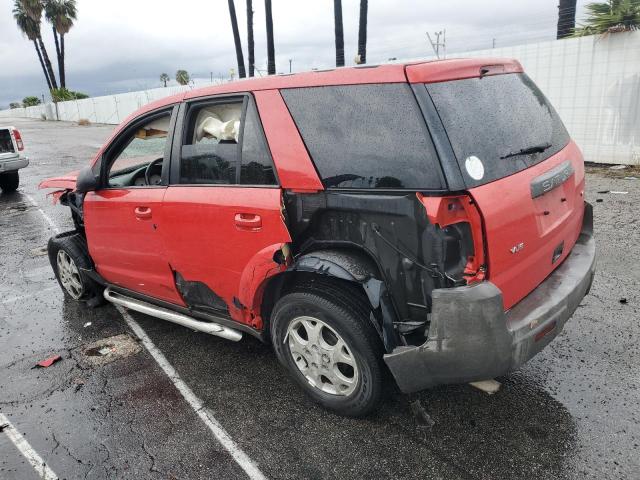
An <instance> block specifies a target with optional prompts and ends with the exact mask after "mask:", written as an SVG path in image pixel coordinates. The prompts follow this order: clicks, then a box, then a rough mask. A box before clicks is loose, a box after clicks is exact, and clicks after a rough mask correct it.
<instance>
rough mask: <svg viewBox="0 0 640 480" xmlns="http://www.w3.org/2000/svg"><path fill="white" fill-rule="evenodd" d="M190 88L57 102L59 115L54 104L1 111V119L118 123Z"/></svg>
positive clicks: (154, 90) (173, 88)
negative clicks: (85, 120) (138, 111)
mask: <svg viewBox="0 0 640 480" xmlns="http://www.w3.org/2000/svg"><path fill="white" fill-rule="evenodd" d="M191 88H192V87H189V86H176V87H166V88H154V89H152V90H143V91H140V92H129V93H119V94H117V95H107V96H104V97H93V98H85V99H83V100H71V101H68V102H59V103H58V114H57V116H56V106H55V104H53V103H45V104H42V105H36V106H35V107H26V108H16V109H12V110H2V111H0V118H2V117H26V118H44V119H46V120H66V121H70V122H77V121H78V120H80V119H81V118H82V119H87V120H89V121H90V122H92V123H111V124H118V123H120V122H121V121H122V120H124V119H125V118H127V117H128V116H129V114H131V113H133V112H135V111H136V110H137V109H139V108H140V107H142V106H143V105H146V104H147V103H150V102H153V101H155V100H158V99H160V98H163V97H168V96H169V95H175V94H176V93H180V92H184V91H186V90H190V89H191Z"/></svg>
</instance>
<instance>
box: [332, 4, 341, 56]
mask: <svg viewBox="0 0 640 480" xmlns="http://www.w3.org/2000/svg"><path fill="white" fill-rule="evenodd" d="M333 23H334V28H335V37H336V67H344V31H343V29H342V0H333Z"/></svg>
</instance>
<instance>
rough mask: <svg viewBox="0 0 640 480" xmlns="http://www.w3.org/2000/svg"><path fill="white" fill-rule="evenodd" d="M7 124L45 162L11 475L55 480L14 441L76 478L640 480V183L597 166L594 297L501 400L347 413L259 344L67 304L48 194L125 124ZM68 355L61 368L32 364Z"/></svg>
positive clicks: (8, 299)
mask: <svg viewBox="0 0 640 480" xmlns="http://www.w3.org/2000/svg"><path fill="white" fill-rule="evenodd" d="M5 123H9V124H11V123H12V124H14V125H15V126H16V127H17V128H19V129H20V131H21V133H22V136H23V139H24V142H25V144H26V146H27V148H28V154H29V157H30V160H31V164H30V166H29V167H28V168H27V169H25V170H22V171H21V187H20V189H19V190H18V192H16V193H14V194H9V195H6V194H3V195H0V372H1V375H0V414H2V415H4V417H6V418H7V419H8V420H9V422H10V426H8V427H5V428H4V430H3V431H2V432H0V478H2V479H30V478H39V477H38V474H37V473H36V469H35V468H34V466H33V465H32V464H31V463H30V462H29V461H28V460H27V457H26V456H25V455H23V454H22V453H21V451H20V450H19V448H18V447H17V446H16V443H15V442H14V441H12V439H11V436H10V435H8V432H11V431H17V432H19V433H20V434H21V435H22V438H23V439H24V440H26V443H27V444H28V445H29V447H30V448H31V449H32V451H34V452H37V454H38V455H39V457H40V458H41V459H42V460H43V461H44V462H45V463H46V466H47V468H49V469H50V471H51V472H54V474H55V475H56V476H58V477H59V478H69V479H75V478H118V479H121V478H138V479H143V478H159V479H174V478H175V479H187V478H190V479H198V478H207V479H209V478H221V479H222V478H224V479H227V478H229V479H231V478H248V477H252V478H260V476H261V475H262V476H264V477H266V478H314V479H315V478H416V479H418V478H421V479H424V478H430V479H431V478H432V479H439V478H443V479H458V478H460V479H485V478H486V479H493V478H509V479H510V478H515V479H517V478H526V479H531V478H567V479H577V478H598V479H609V478H610V479H619V478H638V476H639V472H640V413H639V411H638V404H639V401H640V390H639V389H640V377H639V375H638V372H639V371H640V343H639V342H638V338H639V336H638V334H639V333H640V314H639V305H640V294H639V293H638V292H639V288H638V287H639V284H640V248H638V244H639V241H640V208H639V207H638V206H639V205H640V178H638V179H633V178H625V176H627V177H629V176H631V177H632V176H633V175H632V174H628V175H625V173H624V171H622V172H618V173H615V174H614V172H613V171H610V170H607V169H590V173H589V174H588V177H587V182H588V184H587V193H586V197H587V199H588V200H589V201H590V202H592V203H593V205H594V214H595V224H596V225H595V229H596V233H595V235H596V240H597V244H598V272H597V275H596V278H595V281H594V284H593V288H592V290H591V293H590V295H589V296H587V297H586V298H585V299H584V301H583V302H582V304H581V306H580V307H579V308H578V310H577V312H576V314H575V315H574V317H573V319H572V320H570V321H569V323H568V324H567V326H566V328H565V330H564V332H563V333H562V334H561V335H560V336H559V337H558V338H557V339H556V340H555V341H554V342H553V343H552V344H551V345H550V346H549V348H547V349H546V350H544V351H543V352H542V353H541V354H539V355H538V356H537V357H535V358H534V359H533V360H532V361H531V362H530V363H528V364H527V365H525V366H524V367H523V368H522V369H521V370H520V371H518V372H515V373H513V374H511V375H509V376H506V377H502V378H499V379H498V381H500V382H501V383H502V388H501V389H500V391H499V392H497V393H496V394H494V395H487V394H486V393H483V392H482V391H479V390H477V389H474V388H473V387H471V386H469V385H457V386H447V387H440V388H436V389H432V390H428V391H425V392H421V393H419V394H414V395H410V396H409V395H402V394H400V393H398V392H397V391H396V390H395V389H393V388H390V389H389V392H388V393H387V398H386V400H385V402H384V405H383V407H382V409H381V410H380V411H379V412H378V413H376V414H375V415H373V416H370V417H368V418H365V419H345V418H341V417H338V416H335V415H333V414H331V413H328V412H327V411H325V410H323V409H321V408H320V407H318V406H316V405H315V404H314V403H312V402H311V401H310V400H308V399H307V398H306V397H305V396H304V394H302V393H301V392H300V391H299V390H298V389H297V388H296V387H295V386H294V385H293V383H292V382H291V381H290V380H289V379H288V377H287V376H286V374H285V372H284V371H283V369H282V368H281V367H280V366H279V364H278V363H277V361H276V359H275V356H274V355H273V353H272V351H271V348H270V347H269V346H267V345H263V344H261V343H260V342H258V341H257V340H255V339H252V338H245V339H243V340H242V341H241V342H239V343H233V342H228V341H226V340H223V339H220V338H217V337H213V336H209V335H206V334H203V333H197V332H193V331H190V330H188V329H186V328H183V327H180V326H177V325H173V324H170V323H167V322H163V321H161V320H156V319H154V318H150V317H146V316H144V315H140V314H137V313H134V312H131V313H130V314H126V313H125V315H123V314H122V313H121V312H119V311H118V310H116V309H115V308H114V307H113V306H110V305H107V306H103V307H99V308H95V309H89V308H86V307H83V306H81V305H79V304H76V303H74V302H73V301H68V300H65V299H64V297H63V294H62V291H61V290H60V289H59V287H58V285H57V283H56V281H55V278H54V275H53V272H52V270H51V268H50V266H49V261H48V258H47V255H46V250H45V249H44V248H43V247H45V246H46V244H47V240H48V238H49V237H50V236H51V235H53V234H54V233H55V229H56V228H57V229H59V230H60V231H65V230H70V229H72V223H71V218H70V215H69V211H68V209H67V208H65V207H60V206H54V205H52V203H51V201H50V199H47V197H46V195H45V193H44V192H43V191H38V190H37V184H38V183H39V181H40V180H42V179H44V178H47V177H50V176H55V175H60V174H63V173H66V172H68V171H71V170H77V169H79V168H81V167H82V166H84V165H86V164H87V163H88V161H89V159H90V158H91V157H92V156H93V154H94V153H95V152H96V151H97V149H98V148H99V147H100V145H101V144H102V143H103V142H104V141H105V139H106V138H107V137H108V136H109V134H110V132H111V131H112V129H113V127H112V126H99V125H92V126H84V127H81V126H77V125H75V124H71V123H63V122H56V123H53V122H43V121H37V120H26V119H15V120H11V121H9V122H6V119H5ZM604 191H608V192H609V193H598V192H604ZM615 192H627V193H615ZM597 199H600V200H601V201H599V202H598V201H596V200H597ZM128 315H130V317H129V316H128ZM128 320H129V321H128ZM132 325H133V326H134V328H135V326H139V327H140V328H141V330H140V331H139V332H138V333H136V332H135V331H134V330H132V328H131V326H132ZM140 332H142V333H140ZM141 336H142V337H146V340H145V341H144V342H141V341H140V340H141V339H140V337H141ZM143 340H144V338H143ZM103 348H108V349H110V352H111V353H110V354H109V355H107V356H106V357H108V358H103V357H104V356H103V355H102V354H100V351H101V350H102V349H103ZM52 355H61V357H62V360H60V361H59V362H57V363H55V364H54V365H52V366H51V367H49V368H36V369H32V367H33V366H34V365H35V364H36V363H37V362H38V361H40V360H43V359H46V358H48V357H51V356H52ZM159 359H160V360H159ZM162 359H164V363H163V361H162ZM167 373H169V374H167ZM185 391H186V392H187V393H186V394H185ZM189 392H190V395H191V396H189ZM0 418H2V417H1V416H0ZM207 419H208V420H207ZM0 423H2V422H0ZM216 428H217V429H218V430H216ZM0 429H1V426H0ZM223 434H226V435H227V437H222V440H221V435H223ZM225 438H226V440H228V441H226V440H225ZM44 478H46V477H44ZM54 478H55V477H54Z"/></svg>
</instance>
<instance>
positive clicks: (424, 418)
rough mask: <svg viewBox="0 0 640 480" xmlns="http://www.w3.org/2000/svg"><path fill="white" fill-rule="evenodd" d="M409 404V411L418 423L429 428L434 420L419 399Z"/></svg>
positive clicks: (433, 423)
mask: <svg viewBox="0 0 640 480" xmlns="http://www.w3.org/2000/svg"><path fill="white" fill-rule="evenodd" d="M409 405H410V406H411V413H413V416H414V417H416V420H417V421H418V425H419V426H421V427H426V428H431V427H433V426H434V425H435V424H436V422H435V421H434V420H433V418H431V416H430V415H429V414H428V413H427V410H426V409H425V408H424V407H423V406H422V403H420V400H416V401H414V402H411V403H410V404H409Z"/></svg>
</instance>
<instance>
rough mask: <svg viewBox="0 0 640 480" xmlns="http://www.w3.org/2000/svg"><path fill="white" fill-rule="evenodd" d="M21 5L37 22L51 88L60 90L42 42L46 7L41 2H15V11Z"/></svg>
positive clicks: (43, 58)
mask: <svg viewBox="0 0 640 480" xmlns="http://www.w3.org/2000/svg"><path fill="white" fill-rule="evenodd" d="M19 5H21V6H22V9H23V11H24V12H25V14H26V15H28V16H29V17H30V18H31V19H32V20H33V21H34V22H36V24H37V26H38V28H37V37H36V40H37V41H38V45H39V47H40V53H41V54H42V60H43V61H44V65H45V67H46V69H47V74H48V76H49V81H50V83H51V88H55V89H57V88H58V82H56V75H55V74H54V73H53V67H52V66H51V60H49V55H48V54H47V49H46V47H45V46H44V42H43V41H42V35H41V33H40V22H41V18H42V10H43V9H44V5H43V4H42V2H41V0H15V3H14V11H15V9H16V8H18V6H19Z"/></svg>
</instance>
